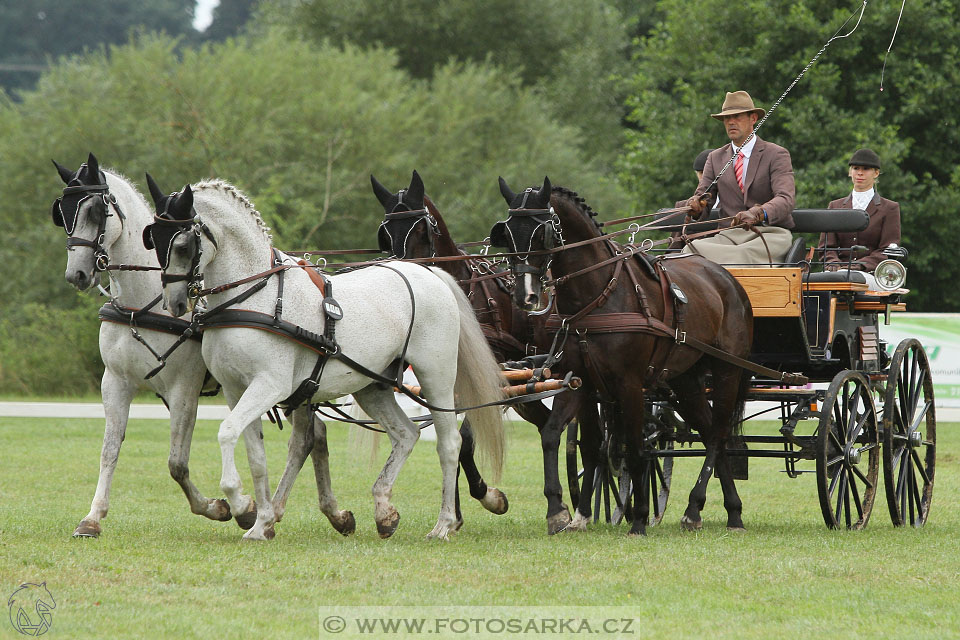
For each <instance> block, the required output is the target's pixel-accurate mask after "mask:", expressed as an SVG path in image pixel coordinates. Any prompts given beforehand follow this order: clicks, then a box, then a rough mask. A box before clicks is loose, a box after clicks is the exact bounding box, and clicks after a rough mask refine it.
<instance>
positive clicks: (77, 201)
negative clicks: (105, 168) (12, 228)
mask: <svg viewBox="0 0 960 640" xmlns="http://www.w3.org/2000/svg"><path fill="white" fill-rule="evenodd" d="M84 166H85V165H84ZM82 168H83V167H82V166H81V169H82ZM101 179H103V174H102V173H101ZM90 199H93V204H92V206H93V207H94V209H95V210H94V211H93V212H91V213H90V214H88V215H96V216H97V218H98V219H97V234H96V237H95V238H94V239H93V240H87V239H85V238H75V237H73V234H74V233H75V232H76V230H77V220H78V218H79V217H80V209H81V208H82V207H83V204H84V203H85V202H86V201H87V200H90ZM111 207H112V208H113V209H114V210H116V212H117V217H119V218H120V222H121V224H123V221H124V220H125V219H126V216H125V215H123V211H121V210H120V206H119V205H118V204H117V199H116V197H114V196H113V194H111V193H110V188H109V187H108V186H107V184H106V180H104V181H103V182H102V183H100V184H75V185H67V186H66V187H64V188H63V195H61V196H60V197H59V198H57V199H56V200H54V201H53V206H52V207H51V209H50V214H51V216H52V217H53V223H54V224H55V225H57V226H58V227H63V229H64V231H66V232H67V251H72V250H73V249H74V247H90V248H91V249H93V255H94V272H96V273H99V272H101V271H105V270H106V268H107V264H108V262H109V258H108V257H107V250H106V248H104V246H103V242H104V234H105V233H106V229H107V218H109V217H110V216H111V215H113V214H111V213H110V208H111Z"/></svg>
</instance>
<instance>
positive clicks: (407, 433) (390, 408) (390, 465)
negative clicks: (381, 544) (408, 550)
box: [353, 384, 420, 538]
mask: <svg viewBox="0 0 960 640" xmlns="http://www.w3.org/2000/svg"><path fill="white" fill-rule="evenodd" d="M353 398H354V400H356V401H357V403H358V404H359V405H360V407H361V408H362V409H363V410H364V411H365V412H366V413H367V414H368V415H369V416H370V417H371V418H373V419H374V420H376V421H377V422H379V423H380V426H382V427H383V428H384V429H386V431H387V434H388V435H389V436H390V444H391V448H390V455H389V456H387V462H386V464H384V465H383V469H382V470H381V471H380V475H379V476H378V477H377V480H376V482H374V483H373V514H374V519H375V520H376V522H377V533H378V534H379V535H380V537H381V538H389V537H390V536H392V535H393V533H394V532H395V531H396V530H397V526H398V525H399V524H400V514H399V513H398V512H397V509H396V508H395V507H394V506H393V505H392V504H391V503H390V497H391V495H392V493H393V483H394V482H396V480H397V476H398V475H399V474H400V469H401V467H403V463H404V462H406V460H407V458H408V457H409V456H410V452H411V451H413V446H414V445H415V444H416V443H417V440H418V439H419V438H420V431H419V430H418V429H417V428H416V426H415V425H414V424H413V422H412V421H411V420H410V418H408V417H407V415H406V414H405V413H404V412H403V411H402V410H401V409H400V406H399V405H398V404H397V401H396V400H395V399H394V397H393V392H392V391H390V390H388V389H387V388H386V387H384V386H383V385H380V384H371V385H370V386H368V387H366V388H365V389H362V390H360V391H357V392H355V393H354V394H353Z"/></svg>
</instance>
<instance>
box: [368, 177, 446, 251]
mask: <svg viewBox="0 0 960 640" xmlns="http://www.w3.org/2000/svg"><path fill="white" fill-rule="evenodd" d="M406 192H407V190H406V189H400V191H399V193H397V198H398V200H397V204H395V205H394V207H393V211H391V212H390V213H387V214H384V216H383V222H381V223H380V227H379V228H378V229H377V244H378V245H379V247H380V251H382V252H384V253H387V254H391V255H393V256H394V257H395V258H400V259H401V260H402V259H403V258H405V257H406V256H407V240H408V239H409V238H410V234H411V233H413V230H414V228H416V226H417V225H418V224H419V223H420V222H423V223H424V224H425V225H426V227H427V242H428V244H429V245H430V257H431V258H432V257H434V256H435V255H436V254H437V247H436V240H435V238H436V237H437V236H439V235H440V227H439V225H437V220H436V219H435V218H434V217H433V215H432V214H431V213H430V212H429V211H427V209H426V207H421V208H419V209H406V210H404V211H397V208H399V207H406V206H407V205H406V204H405V203H404V202H403V196H404V194H405V193H406ZM411 219H413V222H412V223H411V224H410V226H409V227H408V228H407V231H406V233H405V234H404V236H403V244H401V245H400V246H401V247H403V253H402V255H394V253H395V252H394V251H393V249H394V237H393V232H392V230H391V228H390V226H391V225H390V223H391V222H397V221H400V220H411Z"/></svg>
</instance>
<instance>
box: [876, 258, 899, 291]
mask: <svg viewBox="0 0 960 640" xmlns="http://www.w3.org/2000/svg"><path fill="white" fill-rule="evenodd" d="M873 275H874V277H875V278H876V279H877V286H878V287H880V288H881V289H883V290H884V291H892V290H894V289H899V288H900V287H902V286H903V283H904V282H906V280H907V268H906V267H904V266H903V265H902V264H900V263H899V262H897V261H896V260H884V261H883V262H881V263H880V264H878V265H877V268H876V269H874V270H873Z"/></svg>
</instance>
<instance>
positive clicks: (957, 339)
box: [880, 313, 960, 408]
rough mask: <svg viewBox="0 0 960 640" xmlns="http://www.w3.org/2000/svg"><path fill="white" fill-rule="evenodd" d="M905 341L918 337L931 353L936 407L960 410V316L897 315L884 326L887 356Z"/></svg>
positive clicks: (943, 314)
mask: <svg viewBox="0 0 960 640" xmlns="http://www.w3.org/2000/svg"><path fill="white" fill-rule="evenodd" d="M881 318H882V316H881ZM881 322H882V320H881ZM905 338H916V339H917V340H919V341H920V342H921V343H922V344H923V348H924V351H926V352H927V357H928V358H929V359H930V374H931V376H932V377H933V393H934V396H935V398H936V403H935V404H936V406H938V407H957V408H960V313H895V314H891V316H890V324H889V325H883V324H881V325H880V339H881V340H883V341H884V342H886V343H887V353H890V354H892V353H893V350H894V349H896V348H897V345H898V344H900V341H901V340H903V339H905Z"/></svg>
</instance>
